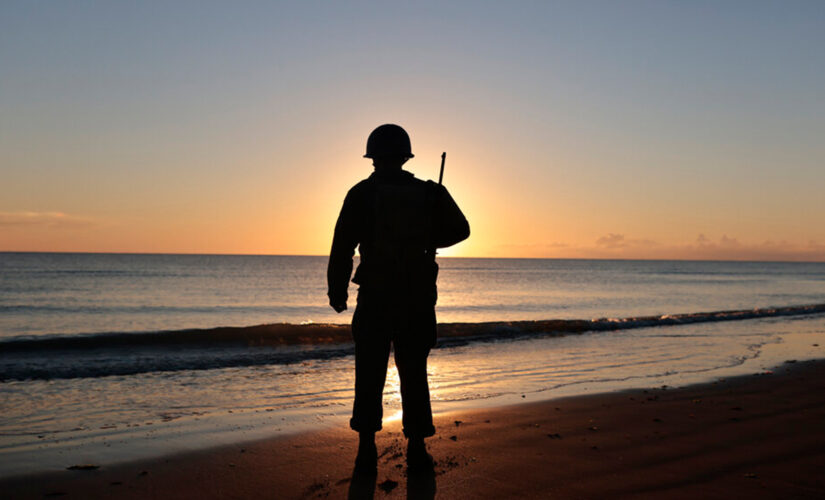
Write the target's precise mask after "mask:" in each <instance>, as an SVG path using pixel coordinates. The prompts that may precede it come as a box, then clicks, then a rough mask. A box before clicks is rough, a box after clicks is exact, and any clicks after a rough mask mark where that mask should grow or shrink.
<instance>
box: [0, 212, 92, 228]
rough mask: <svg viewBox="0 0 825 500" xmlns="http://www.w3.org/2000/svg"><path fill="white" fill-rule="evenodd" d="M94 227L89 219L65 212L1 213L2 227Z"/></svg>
mask: <svg viewBox="0 0 825 500" xmlns="http://www.w3.org/2000/svg"><path fill="white" fill-rule="evenodd" d="M92 225H94V220H93V219H91V218H88V217H81V216H77V215H71V214H67V213H63V212H23V211H21V212H0V227H23V228H25V227H50V228H77V227H88V226H92Z"/></svg>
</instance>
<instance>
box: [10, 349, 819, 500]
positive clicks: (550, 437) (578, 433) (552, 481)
mask: <svg viewBox="0 0 825 500" xmlns="http://www.w3.org/2000/svg"><path fill="white" fill-rule="evenodd" d="M436 427H437V429H438V434H437V435H436V436H435V437H433V438H432V439H430V440H429V445H430V449H431V452H432V454H433V455H434V457H435V459H436V461H437V465H436V471H435V475H434V476H430V477H426V476H425V477H417V478H408V477H407V475H406V470H405V469H406V468H405V466H404V465H403V464H404V458H403V451H404V448H403V446H404V442H403V439H402V437H401V435H400V433H399V424H397V423H393V424H390V425H387V426H386V428H385V431H383V432H381V433H379V435H378V450H379V454H380V455H381V457H380V459H379V467H378V475H377V477H375V478H372V477H364V478H355V480H353V479H352V460H353V458H354V455H355V447H356V444H357V443H356V437H357V436H356V435H355V434H354V433H353V432H351V431H349V430H348V429H331V430H325V431H321V432H316V433H310V434H303V435H298V436H292V437H285V438H278V439H272V440H266V441H260V442H256V443H251V444H244V445H237V446H231V447H224V448H220V449H213V450H208V451H203V452H196V453H188V454H184V455H177V456H170V457H164V458H160V459H156V460H152V461H144V462H140V463H134V464H127V465H117V466H111V467H109V466H106V464H99V465H100V468H99V469H96V470H66V471H62V472H60V473H51V474H45V475H39V476H33V477H23V478H14V479H11V480H4V481H0V492H2V496H3V497H4V498H44V496H45V497H60V498H181V499H183V498H346V497H347V496H348V495H349V496H351V497H354V498H372V497H373V496H374V497H375V498H384V497H410V498H432V497H433V495H435V496H436V497H439V498H449V499H453V498H620V497H633V498H825V362H806V363H793V364H786V365H784V366H782V367H780V368H778V369H777V370H776V373H774V374H760V375H754V376H748V377H741V378H737V379H730V380H725V381H719V382H716V383H713V384H706V385H701V386H692V387H689V388H684V389H667V388H665V389H655V390H646V391H643V390H636V391H628V392H621V393H614V394H603V395H594V396H583V397H575V398H567V399H559V400H554V401H549V402H539V403H529V402H525V404H522V405H518V406H511V407H506V408H496V409H486V410H477V411H465V412H461V413H455V414H449V415H442V416H440V417H438V418H437V420H436ZM67 465H71V464H67ZM96 465H97V464H96Z"/></svg>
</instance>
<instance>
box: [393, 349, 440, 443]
mask: <svg viewBox="0 0 825 500" xmlns="http://www.w3.org/2000/svg"><path fill="white" fill-rule="evenodd" d="M429 353H430V348H429V346H428V345H422V344H421V343H420V342H415V341H413V342H407V341H404V340H399V341H396V342H395V365H396V367H397V368H398V378H399V380H400V382H401V407H402V409H403V417H402V423H403V426H404V435H405V436H406V437H407V438H409V439H416V440H423V439H424V438H426V437H430V436H432V435H433V434H435V427H433V412H432V408H431V406H430V388H429V385H428V380H427V356H428V355H429Z"/></svg>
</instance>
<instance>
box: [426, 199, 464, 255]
mask: <svg viewBox="0 0 825 500" xmlns="http://www.w3.org/2000/svg"><path fill="white" fill-rule="evenodd" d="M437 186H438V187H437V189H438V196H437V198H436V213H435V224H434V226H435V227H434V229H435V231H434V232H435V235H434V236H435V246H436V247H437V248H445V247H449V246H452V245H455V244H456V243H458V242H460V241H464V240H466V239H467V238H468V237H469V236H470V224H469V223H468V222H467V218H466V217H464V214H463V213H462V212H461V209H460V208H458V204H456V202H455V200H453V197H452V196H450V192H449V191H447V188H445V187H444V186H440V185H437Z"/></svg>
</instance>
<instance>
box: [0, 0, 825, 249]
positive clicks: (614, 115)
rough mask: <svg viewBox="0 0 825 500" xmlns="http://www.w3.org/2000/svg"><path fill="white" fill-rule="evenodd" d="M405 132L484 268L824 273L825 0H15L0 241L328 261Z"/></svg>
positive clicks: (5, 87) (1, 93)
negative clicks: (748, 267) (559, 262)
mask: <svg viewBox="0 0 825 500" xmlns="http://www.w3.org/2000/svg"><path fill="white" fill-rule="evenodd" d="M382 123H397V124H399V125H401V126H403V127H404V128H406V129H407V131H408V132H409V133H410V136H411V138H412V146H413V152H414V153H415V155H416V156H415V158H414V159H413V160H411V161H410V162H409V163H408V164H407V167H408V169H409V170H410V171H412V172H413V173H414V174H415V175H416V176H417V177H420V178H424V179H428V178H437V176H438V163H439V156H440V154H441V152H442V151H446V152H447V167H446V173H445V177H444V181H445V184H446V185H447V187H448V189H449V190H450V192H451V193H452V194H453V197H454V198H455V199H456V201H457V202H458V203H459V204H460V205H461V207H462V209H463V210H464V212H465V214H466V215H467V218H468V219H469V221H470V225H471V228H472V236H471V237H470V239H469V240H467V241H465V242H463V243H461V244H459V245H457V246H456V247H454V248H451V249H449V250H448V251H446V252H444V253H445V254H446V255H454V256H475V257H586V258H656V259H659V258H680V259H748V260H762V259H768V260H775V259H779V260H818V261H825V222H823V221H825V194H823V192H824V191H825V2H821V1H810V2H806V1H788V2H780V1H776V2H761V1H741V2H735V1H726V2H718V1H707V2H705V1H689V2H687V1H686V2H667V1H656V2H654V1H651V2H635V1H628V2H616V1H605V2H588V1H581V2H580V1H571V2H548V1H536V2H528V1H516V2H481V1H472V2H471V1H466V2H464V1H454V2H445V3H444V4H442V3H441V2H423V1H417V2H315V1H296V2H205V1H193V2H148V1H147V2H111V1H108V2H86V1H65V2H39V1H21V2H15V1H4V2H2V3H0V172H1V173H2V177H0V178H2V182H0V250H6V251H88V252H170V253H253V254H311V255H322V254H325V253H327V252H328V250H329V245H330V241H331V236H332V228H333V226H334V223H335V219H336V217H337V213H338V210H339V209H340V206H341V202H342V201H343V198H344V195H345V194H346V191H347V190H348V189H349V188H350V187H351V186H352V185H353V184H355V183H356V182H358V181H359V180H360V179H362V178H364V177H366V176H367V175H369V173H370V172H371V171H372V167H371V165H370V162H369V160H366V159H363V158H362V155H363V154H364V146H365V142H366V138H367V135H368V134H369V132H370V131H371V130H372V129H373V128H375V127H376V126H377V125H380V124H382Z"/></svg>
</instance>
